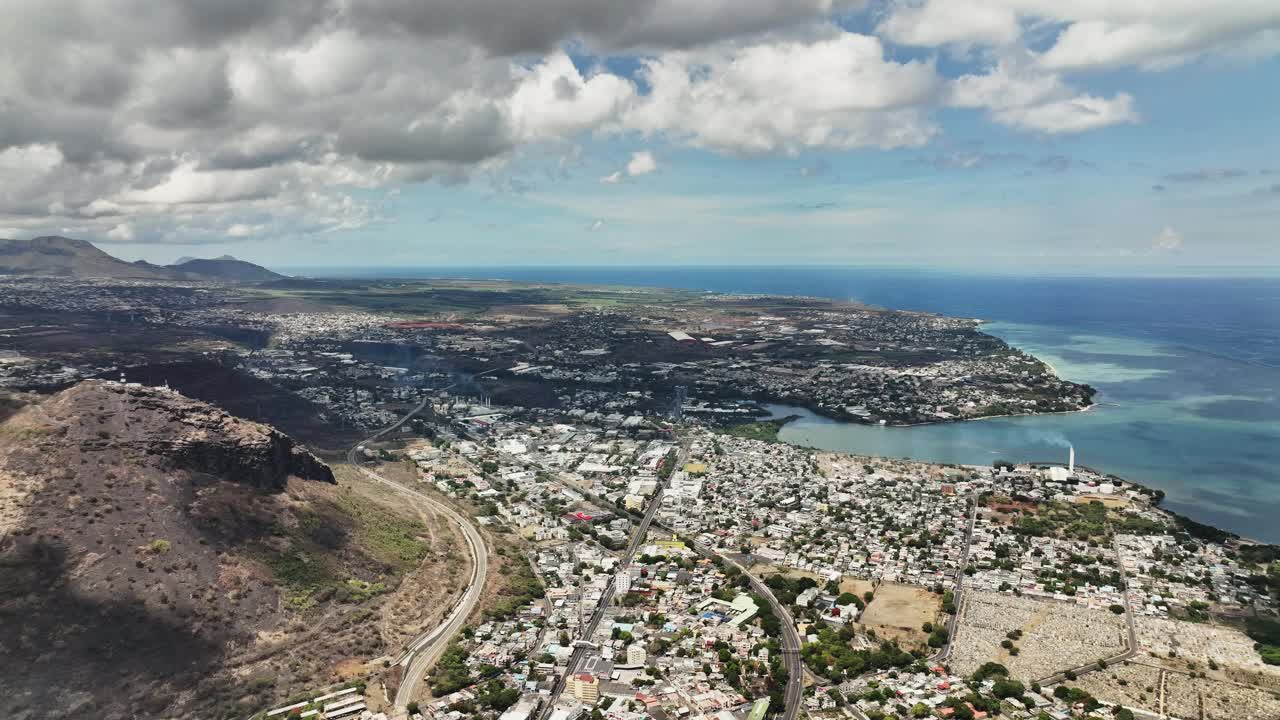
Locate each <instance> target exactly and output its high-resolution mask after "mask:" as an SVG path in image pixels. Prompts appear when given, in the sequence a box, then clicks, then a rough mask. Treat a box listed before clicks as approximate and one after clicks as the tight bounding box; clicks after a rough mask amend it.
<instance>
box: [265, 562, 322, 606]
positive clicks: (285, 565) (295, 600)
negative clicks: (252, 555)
mask: <svg viewBox="0 0 1280 720" xmlns="http://www.w3.org/2000/svg"><path fill="white" fill-rule="evenodd" d="M260 559H261V560H262V561H263V562H264V563H266V565H267V567H269V568H271V573H272V574H273V575H275V578H276V583H277V584H279V585H281V586H283V587H284V588H285V590H286V596H285V600H286V601H287V602H288V603H289V605H290V606H291V607H293V608H294V609H296V610H306V609H307V608H310V607H312V606H313V605H315V604H316V596H317V595H319V594H320V593H321V592H322V591H324V590H329V589H332V588H334V587H336V585H337V583H338V577H337V576H336V575H335V574H334V572H333V570H332V568H331V567H330V566H329V563H328V562H326V561H325V560H324V559H323V558H316V557H311V556H309V555H307V554H306V553H301V552H291V553H277V552H274V551H266V552H264V553H262V554H261V555H260Z"/></svg>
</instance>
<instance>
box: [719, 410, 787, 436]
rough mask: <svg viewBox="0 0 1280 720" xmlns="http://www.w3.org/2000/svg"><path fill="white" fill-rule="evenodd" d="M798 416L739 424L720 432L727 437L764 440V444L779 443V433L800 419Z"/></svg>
mask: <svg viewBox="0 0 1280 720" xmlns="http://www.w3.org/2000/svg"><path fill="white" fill-rule="evenodd" d="M798 417H799V416H798V415H790V416H788V417H784V418H778V419H777V420H759V421H756V422H747V423H739V424H737V425H730V426H729V427H726V428H724V429H723V430H721V431H720V432H722V433H724V434H725V435H733V436H735V437H740V438H746V439H748V440H762V441H764V442H778V432H779V431H781V430H782V426H783V425H786V424H787V423H789V422H791V421H792V420H795V419H796V418H798Z"/></svg>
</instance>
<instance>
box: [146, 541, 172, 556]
mask: <svg viewBox="0 0 1280 720" xmlns="http://www.w3.org/2000/svg"><path fill="white" fill-rule="evenodd" d="M147 549H148V550H150V551H151V552H153V553H155V554H156V555H161V554H163V553H167V552H169V551H170V550H172V549H173V543H171V542H169V541H168V540H152V541H151V543H150V544H149V545H147Z"/></svg>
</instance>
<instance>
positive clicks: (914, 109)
mask: <svg viewBox="0 0 1280 720" xmlns="http://www.w3.org/2000/svg"><path fill="white" fill-rule="evenodd" d="M641 75H642V78H643V79H644V81H645V82H646V83H647V84H648V85H649V86H650V87H651V90H650V92H649V93H648V94H647V95H644V96H643V97H640V98H638V99H637V101H636V106H635V108H634V109H633V110H632V111H631V112H630V113H628V115H627V116H626V117H625V119H624V124H625V125H626V127H628V128H631V129H635V130H639V131H641V132H643V133H648V134H652V133H658V132H665V133H668V134H670V135H673V136H674V137H677V138H680V139H683V140H685V141H687V142H688V143H690V144H692V145H694V146H697V147H705V148H710V149H713V150H720V151H725V152H731V153H741V154H748V153H763V152H783V153H787V154H791V155H794V154H798V153H799V152H800V151H801V150H803V149H805V148H826V149H835V150H850V149H855V148H881V149H888V148H899V147H918V146H920V145H923V144H924V143H926V142H928V140H929V138H931V137H933V135H934V134H935V133H936V132H937V128H936V126H935V125H934V124H933V122H932V121H931V120H930V119H929V118H928V117H927V113H926V112H925V110H924V107H925V105H926V104H927V103H929V102H930V101H931V100H932V99H933V98H934V97H935V96H936V95H937V93H938V92H939V89H940V87H941V81H940V79H939V77H938V74H937V73H936V71H935V69H934V67H933V65H932V64H931V63H928V62H923V61H919V60H913V61H909V62H904V63H899V62H895V61H893V60H889V59H887V58H886V57H885V52H884V47H883V46H882V45H881V43H880V40H879V39H878V38H875V37H873V36H869V35H861V34H858V33H852V32H843V31H840V30H838V29H835V28H827V29H826V30H825V31H824V32H821V33H819V34H818V35H817V36H816V37H811V38H801V39H791V40H780V41H772V42H761V43H758V44H750V45H733V46H726V47H719V48H711V49H708V50H706V51H702V52H697V53H692V52H690V53H670V54H667V55H664V56H661V57H658V58H652V59H649V60H646V61H645V62H644V69H643V70H642V73H641Z"/></svg>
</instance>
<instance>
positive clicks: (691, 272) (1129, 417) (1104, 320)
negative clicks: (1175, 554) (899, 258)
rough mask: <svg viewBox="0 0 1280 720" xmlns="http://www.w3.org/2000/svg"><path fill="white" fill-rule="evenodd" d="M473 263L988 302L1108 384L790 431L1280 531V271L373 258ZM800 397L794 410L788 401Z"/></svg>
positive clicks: (971, 308)
mask: <svg viewBox="0 0 1280 720" xmlns="http://www.w3.org/2000/svg"><path fill="white" fill-rule="evenodd" d="M311 273H312V274H317V275H323V274H329V275H333V276H346V277H351V276H357V275H363V276H367V277H406V278H410V277H418V278H422V277H464V278H497V279H508V280H517V281H533V282H563V283H580V284H607V285H632V286H655V287H674V288H684V289H692V290H707V291H714V292H735V293H770V294H781V295H808V296H816V297H825V298H833V299H839V300H857V301H861V302H865V303H868V304H872V305H877V306H882V307H891V308H897V309H906V310H924V311H930V312H937V313H942V314H946V315H954V316H961V317H976V318H982V319H984V320H986V321H988V322H987V324H986V325H985V326H984V330H985V331H986V332H989V333H992V334H994V335H997V336H999V337H1001V338H1003V339H1004V340H1006V341H1007V342H1009V343H1010V344H1012V345H1015V346H1017V347H1020V348H1023V349H1025V350H1027V351H1028V352H1031V353H1033V354H1035V355H1036V356H1038V357H1040V358H1042V359H1044V360H1046V361H1047V362H1049V363H1050V364H1052V365H1053V366H1054V368H1055V369H1056V370H1057V371H1058V373H1059V374H1060V375H1061V376H1062V377H1065V378H1067V379H1070V380H1075V381H1078V382H1086V383H1089V384H1090V385H1093V386H1094V387H1096V388H1098V390H1099V394H1098V397H1097V401H1098V404H1097V406H1096V407H1095V408H1094V409H1091V410H1089V411H1087V412H1083V413H1071V414H1066V415H1046V416H1033V417H1018V418H997V419H990V420H980V421H971V422H963V423H944V424H937V425H927V426H920V427H912V428H882V427H872V426H864V425H857V424H852V423H843V422H836V421H832V420H829V419H826V418H822V417H818V416H816V415H813V414H812V413H808V412H805V411H796V412H797V414H800V415H801V416H802V417H801V419H800V420H798V421H796V422H793V423H791V424H789V425H787V426H786V427H785V428H784V429H783V431H782V433H781V437H782V439H783V440H786V441H788V442H794V443H799V444H803V445H809V446H813V447H818V448H823V449H828V450H839V451H845V452H853V453H859V454H868V455H888V456H895V457H911V458H915V459H920V460H930V461H937V462H957V463H979V464H989V463H990V462H991V461H992V460H995V459H1007V460H1012V461H1025V460H1060V461H1063V460H1065V458H1066V449H1065V448H1066V444H1068V443H1070V444H1073V445H1074V446H1075V448H1076V455H1077V461H1078V462H1080V463H1082V464H1085V465H1089V466H1091V467H1093V468H1096V469H1098V470H1100V471H1103V472H1110V473H1114V474H1117V475H1120V476H1122V477H1126V478H1129V479H1132V480H1134V481H1137V482H1140V483H1143V484H1146V485H1150V486H1152V487H1157V488H1160V489H1162V490H1164V491H1165V492H1166V494H1167V499H1166V505H1167V506H1168V507H1169V508H1170V509H1172V510H1174V511H1176V512H1180V513H1183V514H1185V515H1188V516H1190V517H1192V518H1194V519H1196V520H1199V521H1201V522H1205V523H1209V524H1211V525H1215V526H1217V527H1221V528H1224V529H1227V530H1231V531H1234V532H1237V533H1240V534H1242V535H1245V536H1247V537H1253V538H1257V539H1260V540H1264V541H1269V542H1280V279H1276V278H1211V277H1184V278H1150V277H1145V278H1123V277H1083V276H1041V275H1027V276H1022V275H1013V274H1008V273H1002V274H997V273H990V274H985V273H960V272H942V271H925V270H907V269H893V268H860V267H781V268H780V267H770V268H761V267H745V268H744V267H719V268H713V267H598V268H589V267H520V268H495V267H485V268H377V269H374V268H368V269H354V270H343V271H315V270H313V271H311ZM788 412H791V411H788Z"/></svg>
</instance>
